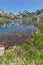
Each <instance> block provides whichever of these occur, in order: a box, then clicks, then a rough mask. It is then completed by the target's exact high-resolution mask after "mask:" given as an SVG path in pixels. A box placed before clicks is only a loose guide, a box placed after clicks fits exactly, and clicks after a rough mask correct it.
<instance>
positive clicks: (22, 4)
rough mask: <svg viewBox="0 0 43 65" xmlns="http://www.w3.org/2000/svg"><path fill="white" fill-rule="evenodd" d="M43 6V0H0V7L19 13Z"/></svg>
mask: <svg viewBox="0 0 43 65" xmlns="http://www.w3.org/2000/svg"><path fill="white" fill-rule="evenodd" d="M41 8H43V0H0V9H3V10H5V11H10V12H13V13H17V12H19V11H23V10H28V11H35V10H37V9H41Z"/></svg>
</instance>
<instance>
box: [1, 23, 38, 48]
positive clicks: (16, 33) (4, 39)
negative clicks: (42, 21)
mask: <svg viewBox="0 0 43 65" xmlns="http://www.w3.org/2000/svg"><path fill="white" fill-rule="evenodd" d="M37 29H38V27H36V26H33V25H27V26H24V25H20V24H18V23H16V24H7V26H0V45H5V46H7V47H9V46H12V45H15V44H18V43H26V42H27V40H28V39H29V38H31V33H32V32H33V31H37Z"/></svg>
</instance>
